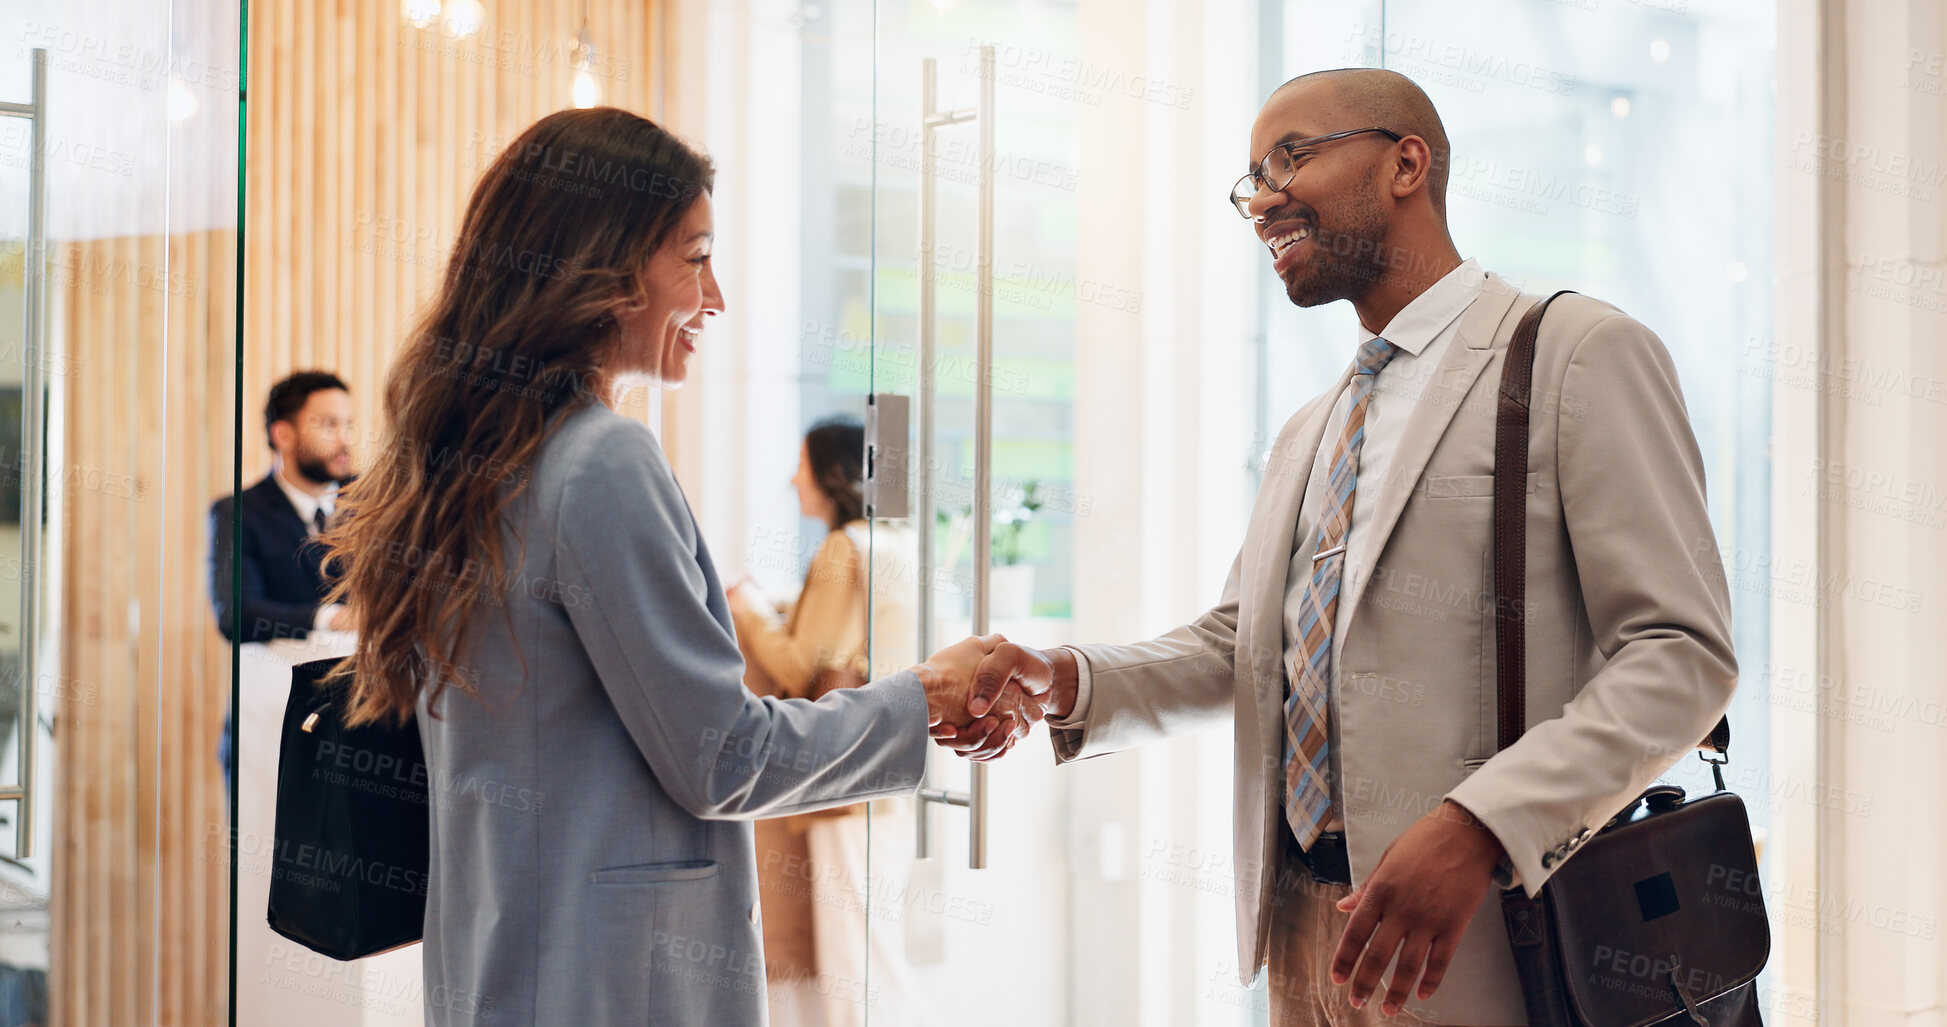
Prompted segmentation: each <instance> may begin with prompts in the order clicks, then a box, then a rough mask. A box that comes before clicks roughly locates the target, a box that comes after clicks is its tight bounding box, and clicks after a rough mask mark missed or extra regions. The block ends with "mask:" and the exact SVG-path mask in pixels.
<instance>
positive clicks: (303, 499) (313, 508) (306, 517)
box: [270, 467, 345, 631]
mask: <svg viewBox="0 0 1947 1027" xmlns="http://www.w3.org/2000/svg"><path fill="white" fill-rule="evenodd" d="M270 476H271V478H272V479H274V480H275V481H276V482H277V487H278V488H279V489H281V490H282V491H283V493H284V498H285V499H287V500H289V501H290V503H291V509H293V510H296V511H297V517H298V520H301V521H303V522H304V533H305V535H307V536H309V537H311V538H317V537H318V525H317V522H316V520H315V517H316V515H317V512H318V511H319V510H323V511H324V515H325V518H326V519H327V520H329V519H330V517H331V512H332V511H333V510H334V509H336V508H337V506H338V483H337V482H335V481H334V482H332V483H331V484H330V485H328V486H326V487H325V494H324V495H322V496H314V495H312V494H311V493H309V492H306V491H304V490H303V489H301V488H298V487H297V486H296V485H293V484H291V482H290V479H288V478H286V477H284V469H283V468H282V467H276V468H272V469H271V472H270ZM344 608H345V604H343V603H327V604H325V605H323V606H320V607H318V614H317V616H316V617H314V618H312V620H311V630H313V631H324V630H326V628H325V625H327V624H329V623H331V618H332V617H333V616H335V615H336V614H337V613H338V611H339V610H342V609H344Z"/></svg>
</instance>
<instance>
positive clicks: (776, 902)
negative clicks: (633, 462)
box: [729, 417, 938, 1027]
mask: <svg viewBox="0 0 1947 1027" xmlns="http://www.w3.org/2000/svg"><path fill="white" fill-rule="evenodd" d="M864 454H865V429H864V426H863V425H862V424H861V423H860V422H859V421H857V420H855V419H851V418H844V417H834V418H828V419H826V420H823V421H820V422H819V423H818V424H816V425H814V426H813V427H812V428H811V430H810V431H809V432H807V433H806V434H805V438H804V445H803V446H802V447H801V448H800V449H799V455H798V472H797V474H796V475H795V476H794V477H793V478H792V479H791V481H792V484H793V485H794V486H796V488H797V493H798V505H799V507H800V509H801V510H802V511H803V512H804V515H805V516H806V517H809V518H812V519H815V520H818V521H821V522H823V523H824V524H825V525H826V526H827V527H828V528H829V531H828V533H827V534H826V535H825V539H824V542H823V543H822V544H821V545H820V546H819V548H818V552H817V554H816V555H815V556H813V557H812V560H811V566H810V568H809V569H808V570H807V571H806V573H805V581H804V587H803V590H802V591H801V592H800V593H799V595H798V599H797V601H796V602H795V603H791V604H789V612H788V613H780V612H779V611H778V610H777V609H775V608H774V607H772V605H771V604H770V602H769V601H768V600H766V599H765V598H764V597H763V596H762V595H761V594H760V593H759V591H758V590H757V588H756V587H755V586H754V585H753V584H752V583H751V582H750V580H749V579H748V578H745V579H743V580H741V581H739V582H738V583H737V584H736V585H734V586H733V587H732V588H731V589H730V592H729V598H730V613H731V618H732V620H733V621H734V623H735V625H736V629H737V644H738V646H739V647H740V648H741V649H742V650H743V652H744V661H745V665H746V670H745V677H744V681H745V684H746V685H748V686H749V687H750V688H751V690H752V691H754V692H756V693H758V694H759V695H774V696H778V697H780V698H809V699H816V698H818V697H820V696H822V695H824V694H825V693H827V692H829V691H831V690H832V689H834V688H844V687H850V686H853V685H858V684H862V683H864V682H865V681H866V680H869V679H870V678H871V677H872V673H871V672H872V670H873V669H874V668H875V667H876V666H877V665H878V664H890V663H895V662H898V661H899V660H900V659H901V658H902V657H906V656H907V655H908V654H909V653H910V651H911V650H914V649H916V648H917V647H918V644H919V643H918V635H917V632H916V630H915V622H914V615H913V609H914V605H915V604H914V596H913V594H912V593H913V582H912V580H911V577H912V567H913V566H914V565H913V555H914V554H913V547H912V539H911V535H910V533H909V532H907V531H906V530H904V529H903V528H902V527H900V526H897V525H894V524H890V523H887V522H884V521H879V522H876V523H873V524H871V525H870V527H868V522H867V521H866V520H865V519H864V512H865V501H864V496H863V494H862V492H861V484H862V479H863V460H864ZM769 555H773V556H776V555H783V556H786V557H790V558H792V559H795V557H796V551H792V550H784V551H781V552H778V553H772V554H769ZM752 560H753V562H760V563H761V562H764V560H765V556H764V555H762V554H759V553H757V552H755V551H753V553H752ZM868 640H869V646H868ZM868 647H869V648H870V650H871V653H870V656H871V659H870V662H869V663H868V658H867V656H868V653H867V650H868ZM906 662H911V661H910V659H908V660H907V661H906ZM900 666H904V664H903V663H901V664H900ZM912 815H913V814H912V808H911V802H910V800H906V799H893V800H887V801H881V802H875V803H874V804H873V805H872V814H871V821H870V823H871V831H870V833H869V837H871V838H874V839H878V840H879V844H877V845H876V846H875V847H874V848H873V853H872V860H873V862H872V879H871V891H870V902H871V919H872V930H871V938H870V945H869V947H868V939H867V931H866V926H865V921H866V902H867V891H866V846H867V840H868V832H867V829H866V827H867V822H868V820H867V813H866V807H865V805H863V804H860V805H856V806H845V807H839V808H837V809H832V810H826V811H823V812H820V813H814V814H806V815H803V816H792V817H784V818H781V819H776V820H760V821H758V822H757V823H756V825H755V826H756V829H757V869H758V893H759V896H760V899H761V903H762V910H763V930H764V958H765V966H766V970H767V974H768V976H769V978H770V981H769V990H770V1004H771V1023H772V1027H851V1025H857V1024H863V1023H864V1022H865V1018H866V1011H867V1008H868V1006H869V1007H870V1011H871V1016H872V1022H873V1023H897V1024H902V1025H908V1024H910V1025H920V1027H925V1025H928V1024H933V1023H936V1022H938V1021H937V1017H936V1016H935V1015H934V1014H933V1013H932V1011H931V1009H930V1007H929V1005H928V1003H926V1002H925V1000H924V999H922V998H921V997H920V995H919V988H918V987H917V985H916V984H915V982H914V981H913V972H912V968H911V966H910V965H908V964H907V963H906V961H905V957H904V950H905V932H904V929H903V926H904V913H905V911H906V908H907V903H906V899H907V888H906V881H907V878H908V876H909V874H910V871H911V869H912ZM868 958H869V959H870V961H871V970H870V973H869V974H868V972H867V969H866V966H867V960H868ZM868 982H869V985H868Z"/></svg>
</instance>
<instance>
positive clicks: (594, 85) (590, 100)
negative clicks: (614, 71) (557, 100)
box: [574, 68, 602, 108]
mask: <svg viewBox="0 0 1947 1027" xmlns="http://www.w3.org/2000/svg"><path fill="white" fill-rule="evenodd" d="M574 96H575V106H577V107H582V108H588V107H593V106H595V105H596V104H598V103H600V102H602V87H601V84H600V83H598V82H596V81H595V73H594V72H592V71H589V70H588V69H587V68H583V69H581V70H580V71H577V72H575V88H574Z"/></svg>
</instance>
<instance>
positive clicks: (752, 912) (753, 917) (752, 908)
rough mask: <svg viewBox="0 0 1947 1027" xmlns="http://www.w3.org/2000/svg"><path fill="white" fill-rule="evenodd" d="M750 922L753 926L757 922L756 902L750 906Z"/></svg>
mask: <svg viewBox="0 0 1947 1027" xmlns="http://www.w3.org/2000/svg"><path fill="white" fill-rule="evenodd" d="M750 922H751V923H753V924H754V923H756V922H757V903H755V902H753V903H751V904H750Z"/></svg>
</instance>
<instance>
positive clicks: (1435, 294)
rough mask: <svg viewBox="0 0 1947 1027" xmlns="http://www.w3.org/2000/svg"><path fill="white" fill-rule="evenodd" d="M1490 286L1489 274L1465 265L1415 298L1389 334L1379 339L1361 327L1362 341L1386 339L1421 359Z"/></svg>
mask: <svg viewBox="0 0 1947 1027" xmlns="http://www.w3.org/2000/svg"><path fill="white" fill-rule="evenodd" d="M1485 284H1487V272H1485V271H1482V270H1481V267H1480V265H1479V264H1477V263H1475V262H1474V261H1473V260H1472V259H1471V258H1470V259H1468V260H1464V261H1462V262H1461V264H1460V266H1459V267H1456V268H1454V269H1453V270H1452V271H1449V272H1447V273H1446V274H1445V275H1442V276H1441V278H1440V280H1439V281H1437V282H1435V283H1433V287H1432V288H1430V289H1428V290H1427V291H1425V292H1423V293H1421V294H1419V295H1418V296H1415V297H1413V302H1411V303H1408V304H1407V305H1406V306H1404V307H1402V308H1400V312H1399V313H1397V314H1394V315H1393V319H1392V320H1391V321H1388V322H1386V330H1385V331H1384V332H1382V333H1380V335H1379V336H1374V335H1373V334H1372V333H1371V332H1369V331H1366V328H1365V326H1364V325H1360V326H1359V341H1360V342H1361V343H1364V342H1366V341H1367V340H1369V339H1373V338H1384V339H1385V340H1386V341H1387V342H1390V343H1392V344H1393V345H1394V346H1396V347H1398V348H1400V349H1402V350H1405V351H1406V352H1408V353H1411V354H1413V355H1414V356H1419V355H1420V353H1421V351H1423V350H1425V349H1426V347H1427V345H1428V344H1429V343H1431V342H1432V341H1433V340H1434V339H1436V338H1438V337H1439V335H1440V333H1441V332H1444V331H1446V330H1447V326H1448V325H1450V324H1453V323H1454V321H1455V319H1457V318H1459V317H1460V315H1461V314H1462V313H1463V312H1465V311H1466V310H1467V308H1468V307H1470V306H1472V305H1473V303H1474V299H1475V298H1476V297H1478V296H1479V295H1480V294H1481V287H1482V286H1483V285H1485Z"/></svg>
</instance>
